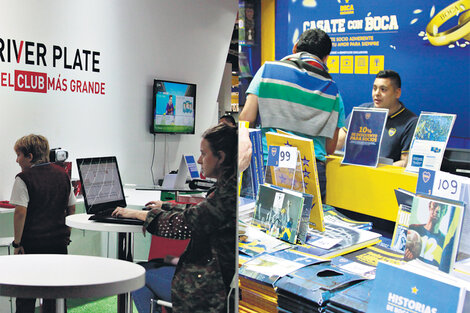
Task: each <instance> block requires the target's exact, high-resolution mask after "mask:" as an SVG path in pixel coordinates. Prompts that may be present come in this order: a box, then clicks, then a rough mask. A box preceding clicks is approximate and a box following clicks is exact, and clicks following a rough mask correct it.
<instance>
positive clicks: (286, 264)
mask: <svg viewBox="0 0 470 313" xmlns="http://www.w3.org/2000/svg"><path fill="white" fill-rule="evenodd" d="M321 262H325V261H324V260H321V259H319V258H315V257H312V256H308V255H305V254H303V253H301V252H297V251H294V250H290V249H287V250H280V251H275V252H271V253H263V254H260V255H258V256H256V257H254V258H252V259H251V260H250V261H248V262H246V263H244V264H243V265H242V267H240V269H239V271H238V273H239V275H240V276H241V277H245V278H250V279H253V280H255V281H258V282H262V283H264V284H269V285H272V284H273V283H274V282H275V281H276V280H277V279H278V278H279V277H282V276H284V275H286V274H289V273H291V272H293V271H295V270H297V269H299V268H301V267H304V266H306V265H310V264H317V263H321Z"/></svg>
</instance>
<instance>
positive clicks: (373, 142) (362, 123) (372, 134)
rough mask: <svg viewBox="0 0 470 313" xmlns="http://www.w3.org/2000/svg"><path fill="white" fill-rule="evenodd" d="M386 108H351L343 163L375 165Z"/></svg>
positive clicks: (386, 113) (386, 112)
mask: <svg viewBox="0 0 470 313" xmlns="http://www.w3.org/2000/svg"><path fill="white" fill-rule="evenodd" d="M387 115H388V109H387V110H385V109H369V108H359V107H355V108H353V111H352V113H351V119H350V121H349V127H348V133H347V135H346V143H345V148H344V158H343V161H342V163H343V164H353V165H363V166H373V167H375V166H377V164H378V162H379V155H380V142H381V141H382V135H383V132H384V129H385V122H386V120H387Z"/></svg>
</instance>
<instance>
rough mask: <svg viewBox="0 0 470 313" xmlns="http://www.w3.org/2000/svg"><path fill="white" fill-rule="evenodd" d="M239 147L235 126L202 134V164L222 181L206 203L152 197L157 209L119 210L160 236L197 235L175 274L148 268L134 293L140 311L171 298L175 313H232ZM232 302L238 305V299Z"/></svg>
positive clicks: (207, 173)
mask: <svg viewBox="0 0 470 313" xmlns="http://www.w3.org/2000/svg"><path fill="white" fill-rule="evenodd" d="M237 147H238V135H237V129H236V128H235V127H232V126H228V125H225V124H219V125H217V126H215V127H212V128H210V129H208V130H207V131H206V132H205V133H204V134H203V135H202V140H201V145H200V149H201V156H200V157H199V159H198V163H199V164H201V168H202V173H203V175H204V176H206V177H209V178H216V179H217V182H216V184H215V185H214V187H213V188H211V189H210V190H209V191H208V193H207V196H206V200H204V201H203V202H201V203H199V204H197V205H193V206H191V207H189V208H186V206H184V205H183V206H182V205H177V204H172V203H164V202H161V201H152V202H149V203H148V204H147V206H149V207H151V208H152V210H151V211H137V210H132V209H126V208H120V207H118V208H117V209H116V210H115V211H114V212H113V215H114V216H123V217H131V218H138V219H140V220H143V221H145V222H144V227H145V228H146V229H147V230H148V231H149V232H150V233H152V234H154V235H157V236H162V237H167V238H175V239H187V238H191V240H190V242H189V244H188V247H187V248H186V251H185V252H184V253H183V255H182V256H181V258H180V260H179V262H178V264H177V266H176V269H175V271H174V275H173V272H172V271H169V270H168V268H166V269H165V268H158V269H153V270H149V271H147V274H146V279H147V282H146V286H145V287H143V288H142V289H139V290H137V291H136V292H135V293H134V301H135V304H136V306H137V309H138V310H139V312H140V313H142V312H148V311H149V308H150V299H151V298H159V299H162V300H166V301H171V302H172V304H173V310H174V311H175V312H223V311H227V304H228V303H229V300H228V299H229V298H230V297H229V294H230V293H229V292H230V283H231V281H232V279H233V276H234V274H235V238H236V233H235V229H236V224H235V223H236V185H237ZM158 274H161V275H158ZM168 275H173V277H172V282H171V300H170V299H168V298H169V295H168V290H170V283H169V282H168V284H167V285H166V286H162V285H164V284H165V281H170V280H171V279H170V280H169V279H168V277H167V276H168ZM152 277H153V278H152ZM165 289H166V290H165ZM165 293H166V295H165ZM230 302H231V304H230V306H233V297H232V298H231V300H230Z"/></svg>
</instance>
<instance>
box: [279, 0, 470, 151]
mask: <svg viewBox="0 0 470 313" xmlns="http://www.w3.org/2000/svg"><path fill="white" fill-rule="evenodd" d="M278 2H283V1H278ZM276 9H277V10H287V12H284V14H282V13H283V12H276V15H277V16H282V15H283V16H285V19H288V20H287V22H286V21H283V20H281V21H277V20H276V24H277V25H279V26H278V28H276V59H280V58H282V57H283V56H285V55H288V54H290V53H291V51H292V48H293V46H294V43H295V42H296V41H297V39H298V38H299V36H300V34H301V33H302V32H303V31H305V30H307V29H311V28H321V29H323V30H324V31H326V32H327V33H328V34H329V35H330V37H331V39H332V43H333V48H332V52H331V55H330V57H329V59H328V62H327V63H328V64H327V65H328V67H329V69H330V74H332V76H333V78H334V79H335V81H336V82H337V83H338V86H339V89H340V92H341V95H342V97H343V100H344V103H345V109H346V115H347V114H348V113H349V112H350V111H351V110H352V108H353V107H354V106H358V105H360V104H362V103H365V102H371V98H372V85H373V82H374V79H375V74H376V73H377V72H379V71H380V70H383V69H392V70H395V71H396V72H398V73H399V74H400V76H401V78H402V96H401V98H400V100H401V101H402V102H403V103H404V104H405V106H406V107H407V108H409V109H410V110H411V111H413V112H414V113H415V114H416V115H419V114H420V112H421V111H433V112H440V113H455V114H457V119H456V122H455V125H454V129H453V131H452V134H451V138H450V140H449V144H448V146H449V147H457V148H470V127H468V121H469V118H470V110H469V109H468V106H469V103H470V88H469V86H470V42H469V41H470V10H469V9H470V1H469V0H460V1H454V0H443V1H438V2H436V1H427V0H415V1H404V0H396V1H365V0H338V1H317V0H303V1H289V4H288V6H287V8H286V5H285V4H284V5H277V7H276ZM281 25H287V34H285V30H281V29H280V27H281ZM286 41H287V42H286Z"/></svg>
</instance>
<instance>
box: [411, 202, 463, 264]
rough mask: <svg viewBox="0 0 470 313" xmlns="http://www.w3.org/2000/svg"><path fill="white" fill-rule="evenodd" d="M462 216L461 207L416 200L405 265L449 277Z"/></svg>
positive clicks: (454, 257)
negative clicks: (409, 263)
mask: <svg viewBox="0 0 470 313" xmlns="http://www.w3.org/2000/svg"><path fill="white" fill-rule="evenodd" d="M463 214H464V207H463V204H461V203H457V202H453V201H446V200H443V199H441V198H436V197H423V196H416V197H415V198H414V199H413V205H412V207H411V214H410V222H409V227H408V231H407V237H406V246H405V254H404V259H405V261H414V262H417V263H421V264H426V265H428V266H430V267H431V268H435V269H439V270H440V271H443V272H446V273H449V272H450V271H451V269H452V267H453V264H454V262H455V259H456V255H457V249H458V246H459V240H460V230H461V226H462V220H463Z"/></svg>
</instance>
